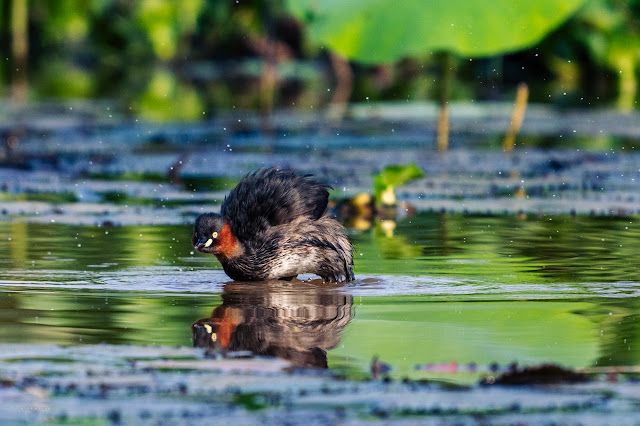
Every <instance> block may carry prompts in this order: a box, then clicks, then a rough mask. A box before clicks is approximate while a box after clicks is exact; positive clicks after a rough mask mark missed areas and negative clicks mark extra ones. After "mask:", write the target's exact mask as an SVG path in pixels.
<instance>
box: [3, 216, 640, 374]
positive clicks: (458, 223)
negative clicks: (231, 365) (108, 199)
mask: <svg viewBox="0 0 640 426" xmlns="http://www.w3.org/2000/svg"><path fill="white" fill-rule="evenodd" d="M349 231H350V233H351V238H352V240H353V242H354V244H355V253H356V276H357V278H358V279H357V280H356V281H355V282H354V283H352V284H348V285H325V284H322V283H320V282H319V281H318V280H314V277H312V276H301V277H300V278H301V281H298V280H296V281H293V282H289V283H287V282H271V283H262V284H260V283H233V282H231V281H230V280H229V279H228V278H227V277H226V275H224V273H223V272H222V271H221V269H220V266H219V264H218V263H217V261H216V260H215V259H214V258H213V257H208V256H205V255H202V254H199V253H194V252H193V250H192V248H191V246H190V243H189V239H190V232H191V229H190V227H189V226H124V227H113V228H104V227H87V226H69V225H59V224H37V223H25V222H0V240H2V241H5V243H3V244H2V245H0V265H2V269H1V272H0V323H1V326H0V342H4V343H57V344H63V345H73V344H88V343H114V344H125V343H126V344H135V345H186V346H190V345H191V344H192V342H193V341H194V340H195V341H196V343H198V344H199V345H200V346H205V347H207V346H209V347H211V348H213V349H216V348H217V349H220V345H221V343H225V345H227V346H228V347H229V348H230V349H232V350H250V351H252V352H254V353H259V354H266V355H275V356H278V357H281V358H285V359H288V360H291V361H292V362H293V363H294V364H297V365H301V366H316V367H322V366H324V365H328V368H330V369H333V370H335V371H337V372H340V373H344V374H348V375H350V376H351V377H356V378H357V377H365V376H367V375H368V374H369V365H370V363H371V360H372V358H373V357H376V356H377V357H379V358H380V359H381V360H382V361H384V362H385V363H388V364H389V365H390V366H392V368H393V369H392V370H391V371H390V373H389V374H391V375H392V376H394V377H398V378H400V377H411V378H437V379H442V380H452V381H457V382H463V383H466V382H471V381H473V380H475V379H477V376H478V374H479V373H472V372H467V371H466V370H465V369H464V368H459V370H460V369H462V370H465V371H463V372H462V373H458V374H451V372H450V371H448V370H451V368H448V369H447V368H444V367H443V368H440V367H439V366H449V367H450V366H451V365H452V363H456V364H457V365H458V366H466V365H467V364H469V363H472V364H475V365H476V368H477V369H480V370H482V369H483V368H485V367H487V366H489V365H490V364H491V363H497V364H498V365H499V366H507V365H508V364H510V363H512V362H518V363H519V364H521V365H531V364H537V363H543V362H554V363H559V364H562V365H565V366H570V367H590V366H605V365H636V364H638V363H640V321H639V314H638V312H639V308H640V274H639V272H638V268H637V253H638V252H640V238H639V237H640V235H639V231H638V227H637V226H636V218H635V217H619V218H609V217H607V218H603V217H588V216H580V215H578V216H559V215H553V216H529V217H523V216H522V215H521V216H513V215H505V216H469V215H462V214H427V213H423V214H419V215H417V216H411V217H405V218H402V219H400V220H398V222H397V223H396V226H395V229H394V230H393V231H392V232H389V226H388V224H387V225H381V223H379V222H378V223H372V224H371V227H370V228H369V229H366V230H356V229H353V228H351V229H350V230H349ZM196 321H200V322H199V324H200V325H199V327H200V328H199V329H196V328H192V327H191V325H192V323H194V322H196ZM204 324H207V325H208V326H209V327H210V328H213V329H214V330H213V331H214V332H216V337H215V338H214V339H215V341H212V340H211V333H209V330H208V328H206V327H205V325H204ZM216 328H218V329H219V330H216ZM194 335H195V339H194ZM434 364H435V367H434ZM427 365H428V366H427Z"/></svg>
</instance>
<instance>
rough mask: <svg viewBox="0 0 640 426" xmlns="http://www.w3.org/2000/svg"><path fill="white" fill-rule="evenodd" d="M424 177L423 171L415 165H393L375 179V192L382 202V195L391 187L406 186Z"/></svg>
mask: <svg viewBox="0 0 640 426" xmlns="http://www.w3.org/2000/svg"><path fill="white" fill-rule="evenodd" d="M422 176H424V173H423V172H422V170H420V169H419V168H418V166H416V165H415V164H414V163H411V164H407V165H404V166H403V165H392V166H387V167H385V168H384V169H383V170H382V171H381V172H380V173H379V174H377V175H375V176H374V177H373V191H374V195H375V197H376V199H377V200H380V194H382V192H383V191H385V190H386V189H388V188H389V187H391V189H393V188H394V187H396V186H400V185H404V184H406V183H408V182H410V181H412V180H413V179H418V178H421V177H422Z"/></svg>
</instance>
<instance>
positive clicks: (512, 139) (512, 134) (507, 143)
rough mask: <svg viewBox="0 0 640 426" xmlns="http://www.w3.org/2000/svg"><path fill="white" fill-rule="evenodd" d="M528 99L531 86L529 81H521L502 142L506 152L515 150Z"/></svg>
mask: <svg viewBox="0 0 640 426" xmlns="http://www.w3.org/2000/svg"><path fill="white" fill-rule="evenodd" d="M527 99H529V87H528V86H527V83H520V84H519V85H518V91H517V93H516V103H515V105H514V106H513V113H512V114H511V124H510V125H509V129H508V130H507V134H506V136H505V138H504V141H503V142H502V149H503V150H504V151H506V152H511V151H513V147H514V146H515V144H516V135H517V134H518V132H519V131H520V127H521V126H522V121H523V120H524V113H525V111H526V110H527Z"/></svg>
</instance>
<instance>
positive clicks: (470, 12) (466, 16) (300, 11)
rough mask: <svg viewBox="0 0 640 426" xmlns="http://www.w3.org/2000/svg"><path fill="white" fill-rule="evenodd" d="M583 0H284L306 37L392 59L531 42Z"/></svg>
mask: <svg viewBox="0 0 640 426" xmlns="http://www.w3.org/2000/svg"><path fill="white" fill-rule="evenodd" d="M582 3H583V0H539V1H535V2H533V1H530V2H523V1H520V2H515V1H512V0H496V1H493V2H490V3H487V2H483V1H469V0H450V1H434V0H431V1H424V0H407V1H403V2H402V3H401V4H399V3H398V2H396V1H393V0H375V1H371V0H352V1H349V2H344V1H340V0H325V1H318V0H288V1H287V7H288V9H289V11H290V12H291V13H293V14H294V16H296V17H298V18H299V19H301V20H303V21H305V22H306V24H307V26H308V31H309V36H310V37H311V38H312V39H314V40H315V41H317V42H320V43H323V44H325V45H326V46H328V47H329V48H331V49H333V50H335V51H337V52H339V53H341V54H343V55H345V56H347V57H348V58H351V59H354V60H357V61H361V62H367V63H383V62H392V61H396V60H398V59H401V58H403V57H407V56H416V55H424V54H426V53H429V52H433V51H450V52H456V53H459V54H461V55H464V56H473V57H478V56H489V55H495V54H498V53H505V52H509V51H514V50H517V49H521V48H523V47H526V46H531V45H533V44H534V43H536V42H538V41H539V40H540V39H541V38H542V37H544V35H545V34H546V33H548V32H549V31H551V30H552V29H553V28H555V27H556V26H558V25H559V24H560V23H561V22H563V21H564V20H565V19H566V18H567V17H568V16H569V15H570V14H572V13H573V12H574V11H575V10H576V9H577V8H578V6H580V5H581V4H582Z"/></svg>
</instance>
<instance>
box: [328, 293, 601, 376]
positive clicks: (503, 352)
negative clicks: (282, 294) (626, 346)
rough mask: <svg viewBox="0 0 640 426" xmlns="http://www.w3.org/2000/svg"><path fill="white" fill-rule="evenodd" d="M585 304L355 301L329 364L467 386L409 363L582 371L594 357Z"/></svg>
mask: <svg viewBox="0 0 640 426" xmlns="http://www.w3.org/2000/svg"><path fill="white" fill-rule="evenodd" d="M590 307H591V304H589V303H584V302H576V301H566V302H543V303H541V302H539V301H538V302H528V301H523V302H513V301H509V302H486V301H484V302H481V303H472V302H464V303H460V302H458V303H456V302H448V303H425V302H424V301H413V300H411V297H409V296H400V297H395V298H394V297H385V298H374V297H363V298H362V299H360V304H359V305H358V306H357V307H356V315H355V318H354V319H353V320H352V322H351V323H350V324H349V325H348V327H347V329H346V332H345V334H344V338H343V339H342V342H341V343H342V344H341V345H339V346H338V347H336V348H335V349H333V350H332V351H331V352H330V353H329V361H330V365H331V366H332V367H341V364H342V363H343V362H344V361H343V360H345V359H348V360H349V361H348V362H349V363H350V364H354V363H359V364H360V365H361V366H362V368H363V369H365V368H366V366H368V364H369V363H370V362H371V359H372V357H373V356H379V357H380V359H382V360H384V361H385V362H388V363H390V364H391V365H392V366H393V367H394V370H393V371H392V373H391V375H392V376H393V377H396V378H402V377H410V378H412V379H420V378H424V377H425V376H428V377H429V378H438V377H439V378H448V379H451V380H453V379H455V380H465V379H466V380H468V381H470V382H473V381H474V380H475V379H477V377H471V376H469V375H467V376H466V378H465V376H464V375H460V376H456V377H452V376H451V375H449V376H446V375H442V374H438V373H433V372H424V371H416V370H414V368H413V366H414V365H416V364H426V363H448V362H451V361H455V362H457V363H459V364H466V363H476V364H478V365H480V366H483V365H488V364H490V363H492V362H497V363H498V364H499V365H501V366H506V365H508V364H510V363H511V362H513V361H516V360H517V361H519V362H520V363H523V364H533V363H541V362H554V363H559V364H561V365H565V366H570V367H586V366H589V365H592V363H593V362H594V361H595V360H596V359H597V357H598V342H597V341H596V340H594V338H593V337H594V335H596V334H597V332H598V331H597V330H596V329H598V330H599V327H598V325H595V324H594V323H593V322H592V321H591V320H590V319H589V318H587V317H585V316H583V315H581V314H578V313H576V312H578V311H581V310H585V309H587V308H590ZM549 330H553V332H550V331H549Z"/></svg>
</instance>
